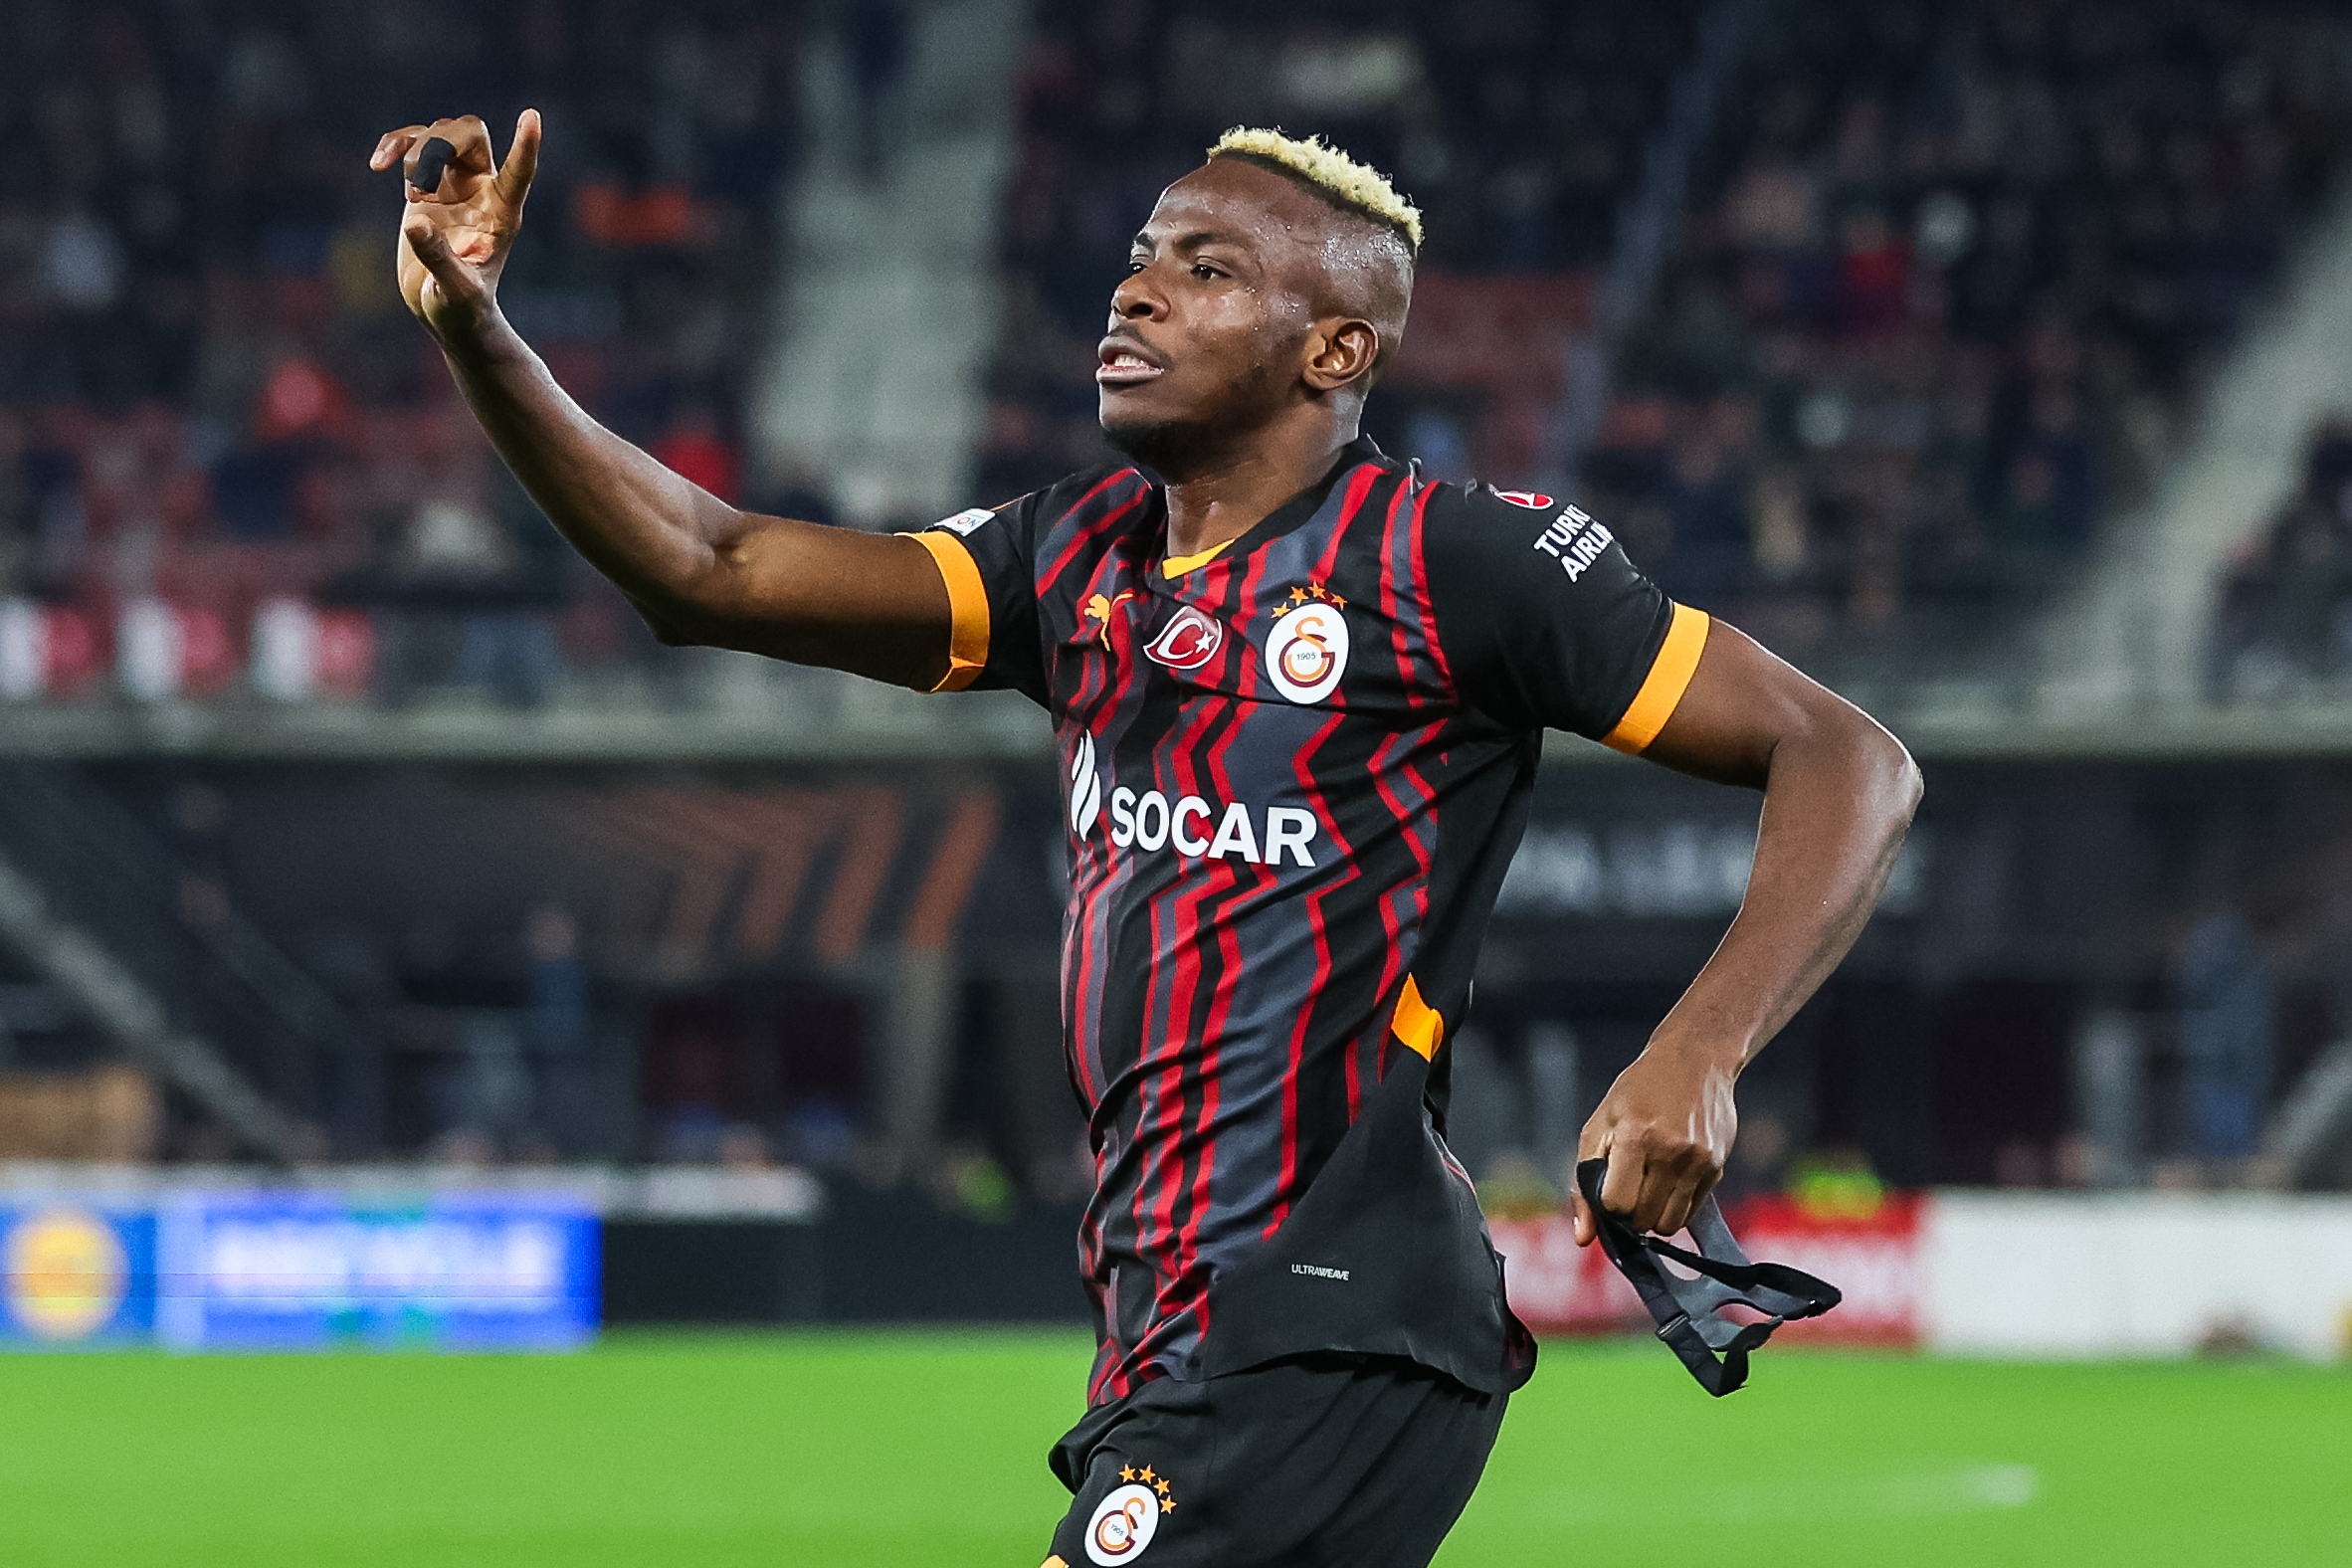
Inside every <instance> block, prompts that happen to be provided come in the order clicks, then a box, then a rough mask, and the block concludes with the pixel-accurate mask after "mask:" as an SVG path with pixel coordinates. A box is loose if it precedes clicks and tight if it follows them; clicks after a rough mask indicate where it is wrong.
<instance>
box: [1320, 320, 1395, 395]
mask: <svg viewBox="0 0 2352 1568" xmlns="http://www.w3.org/2000/svg"><path fill="white" fill-rule="evenodd" d="M1379 359H1380V330H1379V328H1377V327H1375V326H1374V325H1373V324H1372V323H1371V322H1369V321H1367V320H1365V319H1363V318H1362V317H1361V316H1332V317H1329V318H1327V319H1325V320H1321V321H1317V322H1316V323H1315V328H1314V331H1313V332H1311V333H1310V334H1308V336H1307V339H1306V367H1305V369H1304V370H1303V372H1302V375H1303V377H1304V379H1305V381H1306V384H1307V385H1308V386H1309V387H1311V388H1313V389H1314V390H1315V391H1317V392H1336V391H1338V390H1340V389H1341V388H1342V387H1345V386H1347V385H1349V384H1350V383H1353V382H1360V381H1362V380H1363V379H1364V377H1365V376H1367V375H1369V374H1371V371H1372V366H1373V365H1374V364H1376V363H1377V362H1378V361H1379Z"/></svg>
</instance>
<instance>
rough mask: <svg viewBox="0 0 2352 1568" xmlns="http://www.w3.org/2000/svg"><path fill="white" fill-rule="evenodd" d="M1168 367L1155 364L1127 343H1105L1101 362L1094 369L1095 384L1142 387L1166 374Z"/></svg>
mask: <svg viewBox="0 0 2352 1568" xmlns="http://www.w3.org/2000/svg"><path fill="white" fill-rule="evenodd" d="M1166 370H1167V367H1166V366H1164V365H1157V364H1154V363H1153V362H1152V361H1150V360H1149V359H1146V358H1144V357H1143V355H1142V354H1140V353H1138V352H1136V351H1135V349H1133V348H1132V347H1130V346H1128V345H1127V344H1125V343H1121V342H1117V341H1105V342H1104V343H1103V345H1102V348H1101V362H1100V363H1099V364H1097V365H1096V366H1095V367H1094V382H1095V384H1096V385H1097V386H1105V387H1131V386H1140V385H1142V384H1143V383H1144V382H1146V381H1151V380H1155V379H1157V378H1158V377H1159V376H1161V375H1164V374H1166Z"/></svg>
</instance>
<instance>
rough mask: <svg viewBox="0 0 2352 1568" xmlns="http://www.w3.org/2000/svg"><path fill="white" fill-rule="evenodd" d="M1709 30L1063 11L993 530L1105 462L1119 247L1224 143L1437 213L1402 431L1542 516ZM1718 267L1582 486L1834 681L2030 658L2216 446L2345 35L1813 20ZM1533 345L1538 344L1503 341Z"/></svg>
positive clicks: (2063, 1)
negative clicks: (1602, 317) (1580, 368)
mask: <svg viewBox="0 0 2352 1568" xmlns="http://www.w3.org/2000/svg"><path fill="white" fill-rule="evenodd" d="M1696 14H1697V13H1696V9H1695V8H1693V7H1689V6H1686V5H1681V4H1672V3H1669V4H1663V5H1637V4H1631V3H1616V0H1612V3H1603V4H1595V5H1580V6H1575V7H1549V6H1543V5H1539V4H1535V3H1532V0H1525V3H1523V0H1459V3H1454V4H1447V5H1436V6H1404V5H1356V6H1349V7H1345V8H1336V7H1329V6H1323V7H1316V6H1307V7H1291V8H1285V9H1284V11H1283V12H1282V15H1281V18H1280V20H1279V21H1278V22H1269V21H1268V20H1266V19H1265V17H1264V16H1263V14H1262V13H1260V12H1259V11H1257V10H1256V9H1254V8H1250V7H1245V6H1241V5H1237V4H1227V3H1220V0H1163V3H1156V4H1155V3H1152V0H1117V3H1113V4H1108V5H1093V4H1087V5H1076V4H1059V5H1055V4H1050V5H1047V6H1046V7H1044V8H1043V11H1042V13H1041V18H1040V21H1039V23H1038V26H1037V37H1036V42H1035V44H1034V47H1033V50H1032V54H1031V58H1030V61H1029V68H1028V72H1027V77H1026V81H1025V85H1024V93H1023V99H1022V121H1021V125H1022V140H1021V156H1020V161H1019V165H1018V168H1019V172H1018V174H1017V176H1016V179H1015V184H1014V189H1013V193H1012V197H1011V202H1010V206H1009V209H1008V223H1007V235H1006V242H1005V244H1006V256H1007V263H1008V265H1007V271H1006V279H1005V320H1006V327H1005V331H1004V336H1003V342H1004V348H1003V351H1002V354H1001V355H1000V358H999V360H998V363H997V365H996V367H995V373H994V380H993V383H992V387H991V406H990V417H989V424H988V442H987V450H986V453H985V455H984V463H983V473H984V476H985V478H984V482H983V489H984V490H985V491H986V493H987V497H988V498H989V499H992V500H993V499H998V498H1001V497H1002V496H1005V495H1011V494H1014V493H1017V492H1019V491H1021V490H1026V489H1029V488H1031V487H1033V486H1035V485H1037V484H1040V483H1043V482H1044V481H1045V480H1047V479H1050V478H1052V477H1054V476H1055V475H1057V474H1059V473H1061V472H1064V471H1066V470H1068V469H1069V468H1070V467H1072V466H1074V465H1077V464H1079V463H1083V462H1087V461H1090V460H1092V459H1093V458H1094V457H1096V456H1097V455H1098V454H1099V451H1100V448H1099V445H1098V438H1097V436H1096V433H1095V431H1094V428H1093V421H1092V410H1093V402H1094V395H1093V388H1092V383H1091V379H1090V372H1091V368H1092V355H1091V344H1092V342H1093V341H1094V339H1095V338H1096V337H1097V336H1098V335H1099V332H1100V323H1101V321H1102V318H1103V314H1104V306H1105V301H1106V299H1107V296H1108V294H1109V291H1110V288H1111V287H1112V285H1113V283H1114V282H1115V279H1116V267H1117V262H1118V258H1119V256H1120V254H1121V247H1122V245H1123V243H1124V241H1125V239H1126V238H1127V236H1128V234H1129V233H1130V232H1131V231H1132V229H1133V228H1134V227H1135V226H1136V225H1137V224H1138V223H1139V222H1140V221H1141V219H1142V217H1143V215H1144V214H1145V213H1146V212H1148V210H1149V208H1150V204H1151V201H1152V199H1153V197H1154V195H1155V194H1156V192H1157V191H1158V189H1159V187H1160V186H1161V184H1162V183H1164V182H1165V181H1166V180H1167V179H1168V178H1170V177H1172V176H1173V175H1175V174H1176V173H1179V172H1181V171H1182V170H1183V169H1184V168H1186V167H1188V166H1190V165H1191V164H1192V163H1193V162H1195V161H1196V160H1197V159H1198V157H1199V155H1200V152H1201V149H1202V148H1203V146H1204V145H1205V144H1206V143H1207V142H1208V141H1209V140H1211V139H1213V138H1214V136H1215V135H1216V133H1217V132H1218V130H1220V129H1221V128H1222V127H1224V126H1225V125H1228V124H1232V123H1235V122H1242V121H1248V122H1273V123H1278V124H1281V125H1283V126H1284V127H1285V128H1287V129H1290V130H1292V131H1305V130H1317V131H1321V132H1323V133H1324V134H1326V135H1327V136H1329V137H1330V138H1331V139H1332V140H1334V141H1336V142H1337V143H1339V144H1340V145H1342V146H1344V147H1347V148H1348V149H1350V150H1351V151H1354V152H1356V153H1357V154H1358V155H1360V156H1363V157H1365V158H1367V159H1369V160H1370V161H1372V162H1374V163H1375V164H1377V165H1380V166H1381V167H1383V168H1386V169H1389V170H1391V171H1393V172H1394V174H1395V177H1396V178H1397V180H1398V182H1399V184H1400V186H1401V187H1402V188H1403V189H1404V190H1405V191H1406V192H1407V193H1408V194H1409V195H1410V196H1411V197H1412V198H1413V199H1415V200H1416V201H1417V202H1418V203H1420V205H1421V206H1422V207H1423V208H1424V209H1425V210H1426V212H1427V214H1428V221H1429V232H1430V239H1429V244H1428V249H1427V252H1426V254H1425V256H1424V258H1423V268H1422V277H1421V284H1420V289H1419V292H1418V294H1417V298H1416V307H1415V320H1414V330H1413V332H1412V333H1411V334H1410V335H1409V337H1408V342H1407V347H1406V350H1405V354H1404V356H1403V358H1402V359H1401V360H1400V362H1399V364H1398V365H1397V366H1396V367H1395V369H1394V371H1393V372H1392V374H1391V376H1390V378H1389V380H1388V382H1387V384H1386V385H1384V387H1383V388H1382V390H1381V391H1380V392H1379V393H1377V394H1376V395H1375V397H1374V399H1373V402H1372V406H1371V408H1370V410H1369V411H1368V413H1367V423H1368V425H1369V426H1370V428H1371V429H1372V431H1373V433H1374V434H1375V435H1376V436H1377V437H1379V438H1380V439H1381V440H1382V441H1383V443H1384V444H1385V445H1387V446H1389V447H1390V448H1391V449H1392V450H1401V451H1404V452H1407V453H1410V454H1411V455H1413V456H1416V457H1419V458H1421V459H1422V460H1423V462H1424V463H1425V465H1427V466H1428V467H1429V468H1430V469H1432V470H1434V471H1436V472H1437V473H1439V474H1440V475H1442V476H1444V477H1448V478H1463V477H1469V476H1470V475H1473V474H1474V475H1476V476H1477V477H1480V478H1489V479H1493V480H1496V481H1498V482H1501V483H1506V484H1508V483H1528V482H1530V481H1533V480H1538V479H1543V478H1546V477H1547V476H1548V475H1551V474H1553V473H1556V472H1557V468H1558V466H1559V465H1560V464H1562V463H1563V462H1566V461H1568V460H1570V459H1574V458H1576V457H1578V456H1579V455H1577V454H1574V453H1572V452H1567V451H1564V450H1563V449H1562V438H1561V435H1560V431H1561V428H1562V427H1561V422H1560V408H1561V404H1562V399H1563V396H1564V367H1565V365H1566V363H1567V361H1568V358H1569V355H1570V352H1571V346H1572V344H1573V342H1574V340H1575V338H1576V335H1577V334H1578V333H1579V332H1580V331H1582V330H1584V329H1585V328H1586V327H1587V326H1588V324H1589V319H1590V314H1591V298H1592V289H1593V286H1594V282H1595V280H1596V279H1597V277H1598V276H1599V274H1600V273H1601V271H1602V270H1603V269H1604V268H1605V267H1606V266H1607V264H1608V262H1609V260H1610V257H1611V254H1612V249H1613V246H1614V242H1615V239H1616V224H1617V221H1618V219H1619V217H1620V215H1621V214H1622V212H1623V211H1624V208H1625V206H1626V204H1627V203H1628V201H1629V198H1631V197H1632V196H1633V195H1634V194H1635V193H1636V191H1637V190H1638V189H1639V188H1640V185H1641V181H1642V177H1643V171H1644V168H1645V153H1646V149H1647V148H1649V147H1650V146H1651V145H1652V144H1653V143H1654V142H1658V141H1660V140H1661V138H1662V135H1663V134H1664V133H1665V132H1666V131H1667V129H1668V128H1669V115H1668V112H1667V110H1668V107H1669V102H1670V98H1671V93H1672V90H1673V87H1674V83H1675V80H1676V78H1677V75H1678V74H1680V73H1681V72H1683V71H1684V70H1685V69H1686V68H1687V66H1688V64H1689V62H1690V60H1691V59H1692V56H1693V50H1694V42H1695V25H1696ZM1751 27H1752V35H1751V38H1750V41H1749V44H1748V46H1747V48H1746V50H1745V52H1744V54H1743V55H1742V57H1741V64H1740V66H1739V68H1738V69H1737V70H1736V71H1734V72H1733V73H1732V74H1731V77H1730V80H1728V81H1727V82H1725V83H1724V84H1722V91H1721V97H1720V98H1719V102H1718V108H1717V111H1716V113H1715V115H1714V120H1713V125H1714V129H1713V131H1712V133H1711V135H1710V136H1708V137H1706V138H1704V139H1702V140H1701V142H1700V143H1699V144H1698V145H1696V146H1693V147H1690V148H1688V149H1687V150H1688V152H1689V154H1690V156H1689V165H1688V166H1689V169H1690V183H1689V186H1688V199H1687V202H1686V210H1685V211H1684V213H1683V214H1682V218H1681V243H1680V245H1679V247H1678V248H1677V250H1676V251H1675V255H1674V260H1673V261H1672V262H1671V263H1670V265H1669V266H1668V267H1667V269H1666V275H1665V277H1664V278H1663V280H1662V281H1661V283H1660V285H1659V287H1658V289H1657V292H1656V294H1655V300H1654V304H1653V306H1652V308H1651V309H1650V311H1649V312H1648V314H1647V315H1646V316H1645V317H1644V318H1643V319H1642V320H1641V321H1640V322H1639V323H1638V324H1637V326H1636V327H1635V329H1634V330H1633V332H1632V333H1631V336H1630V339H1629V340H1628V342H1627V343H1626V345H1625V350H1624V353H1623V355H1622V359H1621V363H1620V364H1619V366H1618V367H1617V377H1616V384H1615V395H1614V397H1613V399H1612V401H1611V402H1610V404H1609V405H1608V407H1607V409H1606V412H1605V415H1604V417H1603V418H1602V419H1601V422H1600V428H1599V430H1598V432H1597V437H1596V445H1595V447H1594V450H1592V451H1590V452H1587V453H1584V454H1582V455H1581V463H1580V465H1579V467H1580V470H1581V472H1580V476H1579V478H1580V480H1581V483H1582V486H1583V488H1584V490H1585V491H1586V492H1587V493H1589V495H1590V496H1591V497H1592V499H1593V501H1594V502H1595V503H1597V504H1598V505H1599V506H1600V507H1602V508H1604V514H1605V515H1607V516H1609V517H1611V518H1612V520H1613V526H1616V527H1617V529H1618V531H1619V533H1620V534H1621V535H1622V536H1623V537H1624V538H1625V539H1626V540H1627V542H1628V544H1629V546H1630V547H1631V549H1632V551H1633V553H1634V554H1635V557H1636V558H1637V559H1638V560H1640V561H1642V562H1644V563H1645V564H1646V565H1648V566H1649V567H1650V568H1652V569H1653V570H1654V571H1656V572H1657V573H1658V574H1659V575H1660V576H1661V577H1663V578H1664V579H1665V580H1666V582H1667V583H1668V585H1669V586H1670V587H1671V588H1672V589H1673V590H1674V591H1675V592H1677V593H1678V594H1680V595H1682V596H1684V597H1687V598H1690V599H1693V600H1695V601H1697V602H1699V603H1701V604H1712V605H1717V606H1720V607H1724V608H1727V609H1731V610H1733V611H1734V613H1737V614H1740V615H1742V616H1743V617H1744V618H1746V619H1749V620H1751V621H1753V622H1755V623H1756V624H1758V625H1759V626H1760V628H1761V629H1763V630H1765V631H1766V632H1767V634H1768V635H1770V636H1771V637H1773V638H1774V639H1775V640H1776V641H1779V642H1782V643H1784V644H1787V645H1789V646H1791V647H1794V648H1798V649H1804V648H1808V647H1811V646H1814V645H1815V644H1817V643H1818V642H1819V640H1820V639H1821V638H1822V637H1824V636H1826V635H1829V634H1832V633H1837V634H1841V635H1843V636H1845V637H1847V638H1848V639H1849V640H1855V639H1857V637H1858V636H1859V639H1860V640H1861V641H1862V643H1863V644H1865V645H1866V644H1868V643H1870V642H1872V641H1873V640H1874V641H1875V642H1877V643H1879V644H1894V643H1898V642H1901V641H1903V640H1906V639H1912V638H1918V637H1921V636H1925V635H1927V633H1928V631H1929V629H1931V628H1933V627H1934V626H1936V625H1939V624H1948V625H1952V626H1955V627H1976V628H1982V629H1987V630H1990V629H1992V628H1996V627H1998V626H2000V625H2001V624H2002V622H2003V617H2002V616H2001V614H2000V613H1999V612H2001V611H2004V610H2007V609H2011V608H2016V607H2022V606H2027V605H2030V604H2032V603H2033V602H2034V601H2035V600H2036V598H2037V597H2038V596H2039V595H2040V594H2041V593H2042V592H2043V591H2044V590H2045V589H2046V587H2047V585H2049V584H2050V583H2051V582H2052V581H2053V580H2054V579H2055V578H2057V577H2058V576H2060V575H2062V574H2063V573H2064V572H2065V571H2066V570H2067V569H2068V567H2069V566H2070V565H2071V564H2072V563H2074V562H2076V561H2078V560H2079V559H2080V558H2081V557H2082V556H2083V554H2084V552H2085V550H2086V548H2087V546H2088V545H2089V544H2090V543H2091V542H2092V540H2093V539H2094V538H2095V536H2096V533H2097V529H2098V525H2099V520H2100V518H2101V517H2102V516H2103V515H2105V514H2106V513H2108V512H2109V511H2110V510H2112V509H2113V508H2114V507H2115V506H2116V505H2117V504H2118V502H2120V501H2124V500H2127V499H2129V498H2130V497H2131V496H2132V495H2133V493H2134V492H2135V490H2137V489H2138V488H2139V487H2141V486H2143V485H2144V484H2146V483H2147V481H2148V479H2149V477H2150V475H2151V473H2152V471H2153V470H2154V468H2155V467H2156V466H2157V465H2158V464H2159V463H2160V462H2161V461H2162V459H2163V457H2164V455H2165V453H2166V452H2167V451H2168V450H2170V448H2171V446H2172V445H2173V443H2174V442H2175V441H2176V440H2177V438H2178V435H2179V431H2180V426H2181V422H2182V420H2183V418H2184V415H2185V413H2186V410H2187V408H2188V405H2189V401H2190V397H2191V394H2192V393H2193V392H2194V391H2195V389H2196V387H2197V385H2198V382H2199V376H2200V372H2201V371H2202V370H2204V369H2205V368H2206V367H2207V366H2209V365H2210V364H2211V363H2212V361H2213V358H2214V356H2215V355H2216V353H2217V351H2219V350H2220V349H2222V348H2223V347H2225V346H2226V344H2227V343H2228V342H2229V341H2230V339H2231V337H2232V335H2233V333H2234V332H2235V330H2236V328H2237V326H2238V324H2239V322H2240V321H2241V319H2242V318H2243V316H2244V314H2245V312H2246V311H2247V309H2248V307H2249V305H2250V304H2251V303H2252V302H2254V300H2255V299H2256V298H2257V297H2258V296H2259V294H2260V292H2261V290H2262V289H2263V288H2264V286H2265V285H2266V284H2269V283H2270V282H2272V281H2274V280H2275V278H2276V277H2277V275H2278V271H2279V266H2280V262H2281V259H2282V257H2283V255H2284V253H2285V250H2286V247H2287V245H2288V244H2289V242H2290V240H2291V238H2292V236H2293V234H2294V232H2295V226H2296V223H2297V221H2298V220H2299V219H2300V218H2302V217H2303V216H2305V215H2306V214H2307V213H2309V212H2310V210H2311V209H2312V207H2313V205H2314V203H2315V201H2316V200H2317V199H2318V197H2319V196H2320V195H2321V194H2322V193H2323V192H2325V191H2326V190H2327V189H2328V188H2329V186H2330V184H2331V182H2332V180H2333V178H2334V176H2335V175H2336V174H2337V173H2338V172H2339V169H2340V167H2341V156H2340V152H2339V149H2340V148H2341V147H2342V146H2343V145H2344V144H2345V141H2346V132H2347V130H2348V129H2352V24H2347V22H2346V21H2345V20H2344V19H2342V18H2340V17H2339V16H2337V15H2336V14H2335V13H2334V12H2333V11H2331V10H2329V9H2327V8H2322V7H2317V6H2311V5H2289V4H2255V5H2217V4H2210V3H2201V0H2181V3H2174V0H2167V3H2161V4H2156V5H2147V4H2131V3H2123V0H1964V3H1959V4H1946V5H1928V4H1924V3H1904V0H1895V3H1885V0H1786V3H1783V4H1777V5H1768V6H1763V7H1760V8H1757V9H1756V12H1755V17H1754V20H1753V21H1752V23H1751ZM1498 322H1499V323H1500V325H1499V326H1498V325H1497V324H1496V323H1498Z"/></svg>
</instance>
